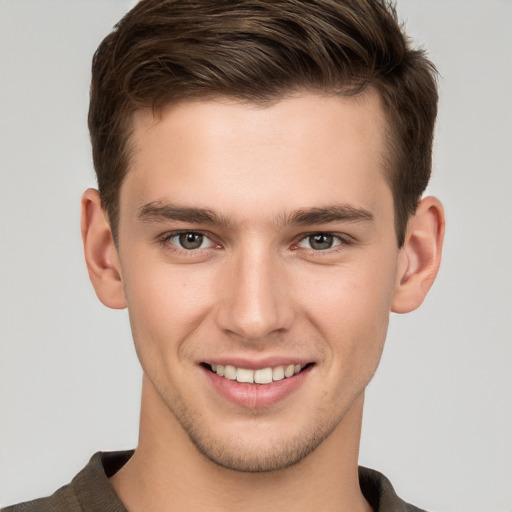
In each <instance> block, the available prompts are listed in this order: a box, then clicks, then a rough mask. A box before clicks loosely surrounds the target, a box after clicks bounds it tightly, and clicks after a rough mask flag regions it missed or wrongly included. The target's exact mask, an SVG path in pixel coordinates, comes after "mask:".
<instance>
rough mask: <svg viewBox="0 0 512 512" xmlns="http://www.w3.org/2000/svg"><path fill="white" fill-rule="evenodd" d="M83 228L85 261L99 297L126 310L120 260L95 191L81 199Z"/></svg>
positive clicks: (88, 191) (102, 300)
mask: <svg viewBox="0 0 512 512" xmlns="http://www.w3.org/2000/svg"><path fill="white" fill-rule="evenodd" d="M81 227H82V241H83V244H84V253H85V261H86V263H87V270H88V271H89V278H90V280H91V283H92V285H93V286H94V289H95V291H96V295H97V296H98V298H99V299H100V301H101V302H102V303H103V304H105V306H108V307H109V308H113V309H123V308H125V307H126V299H125V295H124V289H123V282H122V274H121V265H120V262H119V256H118V254H117V250H116V247H115V245H114V240H113V238H112V231H111V229H110V224H109V222H108V219H107V215H106V213H105V211H104V210H103V207H102V206H101V200H100V196H99V194H98V191H97V190H94V189H92V188H90V189H88V190H86V191H85V192H84V195H83V196H82V222H81Z"/></svg>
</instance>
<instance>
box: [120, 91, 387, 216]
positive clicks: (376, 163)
mask: <svg viewBox="0 0 512 512" xmlns="http://www.w3.org/2000/svg"><path fill="white" fill-rule="evenodd" d="M133 128H134V129H133V135H132V155H131V164H130V168H129V172H128V176H127V178H126V181H125V183H124V184H123V188H122V190H121V206H122V204H123V203H125V204H127V203H130V204H131V205H132V206H133V207H136V205H135V203H139V204H144V203H147V202H150V201H156V200H172V201H173V202H177V203H184V204H189V203H190V202H191V201H192V202H195V203H201V206H204V207H209V208H210V207H222V208H223V209H224V210H232V211H231V212H228V213H230V214H232V213H236V214H238V215H243V213H244V211H245V210H248V211H247V213H248V214H249V215H254V211H255V210H254V208H260V209H261V213H262V214H263V212H266V211H268V209H269V207H274V209H277V208H278V206H279V207H280V208H281V210H286V209H295V208H301V207H304V206H311V205H318V204H320V203H323V204H328V203H332V204H334V203H340V202H347V203H351V204H353V203H366V204H364V205H363V204H360V205H357V204H355V206H361V207H368V206H369V203H371V202H372V201H373V200H374V198H377V196H378V195H379V193H381V192H382V190H381V191H380V192H379V193H377V189H378V188H379V185H380V188H381V189H383V188H386V189H388V187H387V183H386V180H385V172H384V167H385V164H384V162H385V152H384V147H385V144H384V141H385V131H386V122H385V118H384V114H383V110H382V107H381V103H380V100H379V96H378V95H377V93H375V92H373V91H367V92H365V93H364V94H361V95H358V96H353V97H340V96H321V95H315V94H302V95H297V96H289V97H286V98H283V99H282V100H280V101H277V102H275V103H273V104H271V105H266V106H259V105H252V104H247V103H241V102H235V101H233V100H227V99H217V100H210V101H194V102H186V103H180V104H177V105H171V106H168V107H166V108H165V109H164V110H163V111H162V112H161V114H160V115H158V116H155V115H153V113H152V112H151V111H139V112H137V113H136V114H135V118H134V127H133ZM387 192H389V190H388V191H387ZM387 192H386V193H387Z"/></svg>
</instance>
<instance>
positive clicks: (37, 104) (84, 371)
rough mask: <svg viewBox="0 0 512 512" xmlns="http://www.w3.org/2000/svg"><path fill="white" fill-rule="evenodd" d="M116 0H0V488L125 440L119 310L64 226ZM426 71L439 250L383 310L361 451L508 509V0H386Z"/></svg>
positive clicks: (475, 501) (33, 490) (416, 492)
mask: <svg viewBox="0 0 512 512" xmlns="http://www.w3.org/2000/svg"><path fill="white" fill-rule="evenodd" d="M133 3H134V2H133V1H129V0H0V350H1V352H0V415H1V419H0V434H1V435H0V504H3V505H6V504H8V503H13V502H17V501H20V500H26V499H29V498H35V497H38V496H41V495H46V494H49V493H51V492H53V491H54V490H55V489H56V488H57V487H59V486H61V485H62V484H64V483H67V482H68V481H69V480H70V479H71V477H72V476H73V475H74V474H75V473H76V472H77V471H78V470H80V469H81V468H82V467H83V465H84V464H85V463H86V462H87V461H88V459H89V457H90V456H91V455H92V453H93V452H95V451H97V450H109V449H110V450H114V449H126V448H130V447H134V446H135V444H136V440H137V428H138V410H139V395H140V380H141V379H140V377H141V371H140V369H139V366H138V362H137V360H136V357H135V354H134V350H133V346H132V341H131V335H130V332H129V327H128V322H127V314H126V312H123V311H122V312H119V311H110V310H107V309H106V308H104V307H103V306H102V305H101V304H100V303H99V302H98V300H97V299H96V297H95V295H94V292H93V290H92V287H91V286H90V284H89V281H88V278H87V274H86V271H85V265H84V263H83V261H82V260H83V258H82V252H81V242H80V236H79V202H80V195H81V192H82V191H83V190H84V189H85V188H87V187H89V186H93V185H94V184H95V181H94V174H93V170H92V163H91V157H90V148H89V142H88V133H87V129H86V113H87V108H88V82H89V69H90V60H91V57H92V54H93V52H94V50H95V48H96V47H97V45H98V44H99V42H100V40H101V39H102V38H103V36H105V35H106V34H107V32H108V31H109V30H110V29H111V27H112V26H113V24H114V23H115V22H116V21H117V20H118V19H119V18H120V17H121V15H122V14H123V13H124V12H125V11H126V10H128V8H130V7H131V6H132V5H133ZM398 10H399V13H400V16H401V17H402V18H403V19H404V20H405V21H406V22H407V28H408V31H409V33H410V34H411V36H412V37H413V39H414V40H415V41H416V42H417V43H418V44H421V45H424V46H425V47H426V48H427V49H428V52H429V55H430V57H431V59H432V60H433V61H434V62H435V63H436V65H437V66H438V68H439V71H440V73H441V79H440V90H441V104H440V117H439V122H438V125H437V138H436V144H435V163H434V175H433V180H432V183H431V186H430V188H429V192H430V193H433V194H435V195H437V196H438V197H440V198H441V200H442V201H443V202H444V204H445V207H446V213H447V219H448V226H447V236H446V245H445V251H444V262H443V265H442V269H441V272H440V275H439V277H438V280H437V282H436V284H435V285H434V288H433V289H432V291H431V293H430V295H429V297H428V298H427V300H426V302H425V303H424V305H423V306H422V308H420V310H418V311H417V312H414V313H412V314H409V315H405V316H393V317H392V320H391V327H390V331H389V336H388V342H387V345H386V348H385V351H384V356H383V359H382V362H381V365H380V368H379V371H378V372H377V375H376V377H375V379H374V381H373V382H372V383H371V384H370V387H369V389H368V392H367V400H366V412H365V423H364V429H363V436H362V443H361V457H360V459H361V463H362V464H364V465H368V466H370V467H373V468H376V469H379V470H381V471H383V472H384V473H385V474H386V475H388V476H389V477H390V479H391V481H392V482H393V484H394V486H395V488H396V489H397V491H398V493H399V494H400V495H401V496H403V497H404V498H405V499H406V500H409V501H411V502H413V503H415V504H417V505H418V506H421V507H422V508H426V509H427V510H432V511H437V512H448V511H455V512H456V511H464V512H511V511H512V371H511V366H512V213H511V203H510V194H511V191H512V157H511V154H512V153H511V146H512V124H511V116H512V62H511V60H512V31H511V27H512V2H511V1H510V0H479V1H475V0H474V1H471V0H457V1H456V0H437V1H436V0H429V1H426V0H399V2H398Z"/></svg>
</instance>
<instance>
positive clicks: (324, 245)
mask: <svg viewBox="0 0 512 512" xmlns="http://www.w3.org/2000/svg"><path fill="white" fill-rule="evenodd" d="M341 243H342V239H341V238H340V237H339V236H337V235H333V234H332V233H315V234H314V235H309V236H307V237H305V238H303V239H302V240H301V241H300V242H299V243H298V244H297V245H298V247H302V248H303V249H313V250H314V251H327V250H328V249H332V248H333V247H336V246H338V245H341Z"/></svg>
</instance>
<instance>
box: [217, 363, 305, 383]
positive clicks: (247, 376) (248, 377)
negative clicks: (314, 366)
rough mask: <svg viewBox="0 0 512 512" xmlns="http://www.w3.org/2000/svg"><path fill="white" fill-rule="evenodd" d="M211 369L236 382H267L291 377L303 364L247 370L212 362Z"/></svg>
mask: <svg viewBox="0 0 512 512" xmlns="http://www.w3.org/2000/svg"><path fill="white" fill-rule="evenodd" d="M211 367H212V370H213V371H214V372H215V373H216V374H217V375H220V376H221V377H225V378H226V379H230V380H237V381H238V382H248V383H251V384H252V383H256V384H269V383H270V382H273V381H276V380H283V379H284V378H285V377H291V376H292V375H295V374H296V373H299V372H300V371H301V370H302V368H304V365H301V364H289V365H287V366H284V365H282V366H276V367H274V368H271V367H268V368H262V369H261V370H249V369H247V368H237V367H236V366H231V365H230V364H226V365H223V364H212V365H211Z"/></svg>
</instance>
